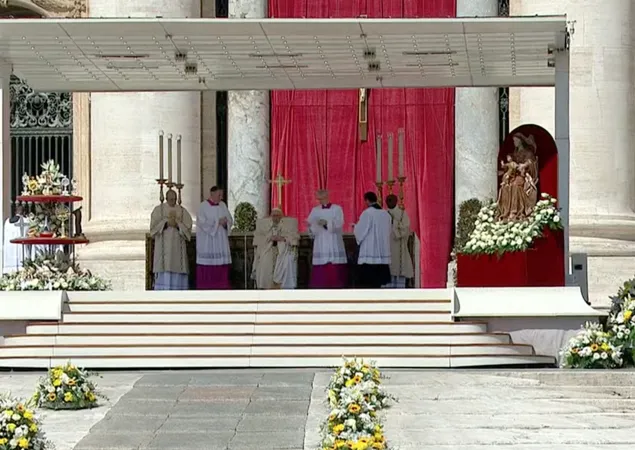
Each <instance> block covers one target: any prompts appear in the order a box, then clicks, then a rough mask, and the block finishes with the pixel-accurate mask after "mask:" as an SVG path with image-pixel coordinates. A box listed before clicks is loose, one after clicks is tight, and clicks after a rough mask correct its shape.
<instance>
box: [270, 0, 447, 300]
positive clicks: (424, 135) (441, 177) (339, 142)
mask: <svg viewBox="0 0 635 450" xmlns="http://www.w3.org/2000/svg"><path fill="white" fill-rule="evenodd" d="M269 15H270V17H276V18H301V17H307V18H323V17H332V18H338V17H359V16H360V15H366V16H368V17H385V18H388V17H410V18H412V17H454V16H455V15H456V0H347V1H344V0H270V1H269ZM358 95H359V94H358V91H357V90H345V91H342V90H339V91H276V92H272V97H271V171H272V175H273V176H275V175H277V174H278V173H281V174H282V175H283V176H285V177H286V178H287V179H291V180H292V184H291V185H290V187H288V188H286V189H285V191H286V192H285V194H284V198H283V204H284V209H285V213H286V214H288V215H290V216H293V217H297V218H298V219H299V221H300V223H301V224H304V219H305V218H306V217H307V216H308V214H309V212H310V210H311V208H312V207H313V206H314V205H315V198H314V196H315V190H316V189H319V188H326V189H328V190H329V191H330V196H331V200H332V201H333V202H335V203H338V204H340V205H341V206H342V207H343V209H344V213H345V221H346V222H345V223H346V230H347V231H350V230H351V225H352V224H353V223H354V222H356V221H357V218H358V217H359V214H360V213H361V212H362V210H363V202H362V195H363V193H364V192H366V191H371V190H372V191H374V190H375V189H376V188H375V185H374V181H375V149H374V148H375V145H374V136H375V134H376V133H381V134H382V135H383V136H384V162H383V167H384V175H386V166H387V154H386V151H385V150H386V147H387V141H386V139H385V138H386V135H387V133H389V132H392V133H393V134H394V135H395V153H394V155H395V157H394V162H395V164H396V163H397V151H396V150H397V130H398V129H399V128H404V129H405V134H406V139H405V150H406V157H405V165H406V176H407V181H406V185H405V196H406V211H407V212H408V214H409V216H410V220H411V222H412V228H413V230H414V232H415V233H416V234H417V236H418V237H419V239H420V241H421V258H420V267H421V285H422V287H428V288H436V287H445V284H446V274H447V262H448V260H449V255H450V247H451V242H452V227H453V220H454V218H453V210H454V194H453V188H454V186H453V185H454V178H453V177H454V89H375V90H372V91H370V95H369V99H368V141H367V142H360V139H359V134H358V133H359V131H358ZM396 173H397V170H396V167H395V175H396ZM384 177H385V176H384ZM272 204H277V193H276V190H275V189H272ZM304 228H306V227H304Z"/></svg>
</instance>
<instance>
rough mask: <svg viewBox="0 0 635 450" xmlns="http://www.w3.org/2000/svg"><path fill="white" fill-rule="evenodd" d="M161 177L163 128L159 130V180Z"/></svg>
mask: <svg viewBox="0 0 635 450" xmlns="http://www.w3.org/2000/svg"><path fill="white" fill-rule="evenodd" d="M162 179H163V130H161V131H159V180H162Z"/></svg>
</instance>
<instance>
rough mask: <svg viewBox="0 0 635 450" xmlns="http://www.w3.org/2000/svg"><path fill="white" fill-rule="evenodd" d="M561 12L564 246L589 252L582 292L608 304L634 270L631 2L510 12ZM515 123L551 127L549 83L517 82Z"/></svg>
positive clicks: (529, 0)
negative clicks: (566, 59) (567, 53)
mask: <svg viewBox="0 0 635 450" xmlns="http://www.w3.org/2000/svg"><path fill="white" fill-rule="evenodd" d="M564 13H566V14H567V20H571V21H575V33H574V34H573V36H572V40H571V63H570V91H569V92H570V105H571V110H570V111H571V112H570V145H571V165H570V168H571V176H570V223H571V242H570V244H571V252H572V253H573V252H585V253H588V255H589V265H588V266H589V267H588V271H589V295H590V300H591V301H592V302H593V303H594V304H596V305H600V306H602V305H608V304H609V300H608V295H610V294H613V293H615V292H616V291H617V289H618V287H619V286H620V285H621V284H622V282H623V281H624V280H625V279H627V278H632V277H633V274H634V273H635V258H634V256H635V242H633V241H634V240H635V179H634V178H633V173H634V172H635V158H634V157H633V148H632V143H633V139H634V138H635V129H634V128H633V125H632V124H633V121H634V119H635V107H634V105H633V102H632V99H633V95H634V94H635V92H634V91H635V87H634V85H633V77H632V69H631V67H632V61H633V57H634V54H633V38H634V33H633V31H632V20H633V18H634V17H633V13H632V2H631V1H630V0H611V1H610V2H608V3H602V2H579V1H573V0H566V1H562V2H555V3H554V2H552V1H548V0H517V1H515V2H513V3H512V14H514V15H534V14H564ZM512 101H513V104H512V105H511V107H512V108H513V110H514V112H515V114H514V118H515V119H517V120H518V123H531V122H533V123H537V124H539V125H542V126H543V127H545V128H546V129H547V130H549V131H550V132H551V133H553V131H554V91H553V88H542V89H535V88H522V89H517V90H516V92H515V95H514V96H513V97H512Z"/></svg>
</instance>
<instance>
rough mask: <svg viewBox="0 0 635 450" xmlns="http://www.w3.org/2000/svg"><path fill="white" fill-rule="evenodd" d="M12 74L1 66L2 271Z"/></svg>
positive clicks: (8, 211) (8, 202) (8, 189)
mask: <svg viewBox="0 0 635 450" xmlns="http://www.w3.org/2000/svg"><path fill="white" fill-rule="evenodd" d="M10 76H11V71H10V68H9V67H2V66H0V199H1V200H0V201H2V205H1V206H0V273H2V267H3V266H2V265H3V259H4V258H3V255H4V223H5V221H6V220H7V219H8V218H9V215H10V214H11V135H10V123H11V122H10V116H11V105H10V96H9V80H10Z"/></svg>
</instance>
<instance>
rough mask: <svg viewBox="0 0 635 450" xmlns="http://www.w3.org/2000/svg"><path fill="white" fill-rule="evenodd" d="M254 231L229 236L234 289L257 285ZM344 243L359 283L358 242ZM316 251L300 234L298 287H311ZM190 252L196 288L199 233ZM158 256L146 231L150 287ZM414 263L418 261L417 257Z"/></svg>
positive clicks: (349, 236)
mask: <svg viewBox="0 0 635 450" xmlns="http://www.w3.org/2000/svg"><path fill="white" fill-rule="evenodd" d="M253 236H254V235H253V233H239V232H232V233H231V235H230V236H229V247H230V250H231V254H232V268H231V275H230V279H231V286H232V289H254V288H255V286H254V282H253V280H252V279H251V270H252V267H253V261H254V247H253ZM344 246H345V247H346V256H347V259H348V265H349V269H350V270H349V283H348V287H350V288H353V287H355V273H356V271H355V266H356V265H357V243H356V241H355V236H354V235H353V234H352V233H345V234H344ZM408 248H409V249H410V255H414V235H412V236H411V237H410V238H409V239H408ZM312 255H313V240H312V239H311V237H310V236H309V235H308V234H307V233H301V234H300V245H299V247H298V289H307V288H308V287H309V280H310V278H311V258H312ZM187 256H188V260H189V269H190V289H196V279H195V275H196V236H195V235H192V240H191V241H190V242H188V246H187ZM153 259H154V239H152V237H151V236H150V235H149V234H147V235H146V269H145V273H146V277H145V278H146V290H152V289H153V285H154V276H153V273H152V261H153ZM413 264H414V261H413ZM412 281H413V280H409V285H408V286H407V287H413V284H412Z"/></svg>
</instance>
